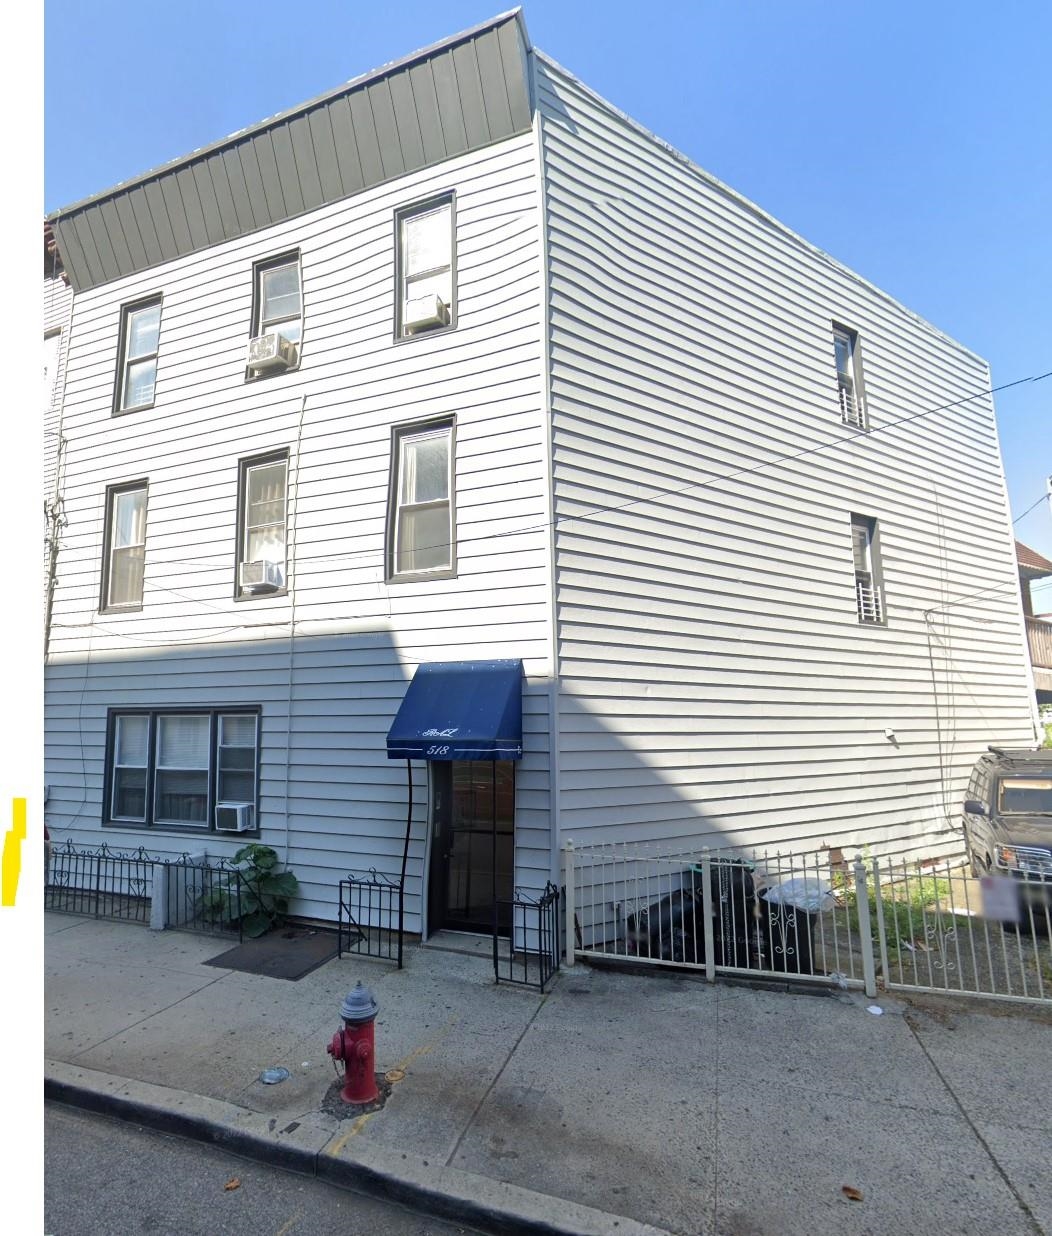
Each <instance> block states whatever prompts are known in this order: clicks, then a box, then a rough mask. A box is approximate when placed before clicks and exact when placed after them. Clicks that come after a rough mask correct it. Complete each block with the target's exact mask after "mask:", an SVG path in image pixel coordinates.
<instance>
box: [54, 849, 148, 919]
mask: <svg viewBox="0 0 1052 1236" xmlns="http://www.w3.org/2000/svg"><path fill="white" fill-rule="evenodd" d="M157 861H158V859H157V858H156V857H155V856H154V855H151V854H147V852H146V851H145V850H144V849H142V848H141V847H140V848H139V849H137V850H112V849H110V847H109V846H107V845H100V846H98V847H97V848H95V849H79V848H77V847H76V846H74V845H73V844H72V842H69V841H67V842H64V843H63V844H61V845H53V846H52V848H51V860H50V863H49V866H48V871H47V878H46V883H45V885H44V909H45V910H53V911H55V912H57V913H60V914H78V915H83V916H84V917H86V918H107V919H117V920H120V921H124V922H132V923H149V921H150V906H151V901H152V898H153V872H154V864H155V863H156V862H157Z"/></svg>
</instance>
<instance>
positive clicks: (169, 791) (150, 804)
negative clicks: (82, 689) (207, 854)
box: [104, 708, 259, 829]
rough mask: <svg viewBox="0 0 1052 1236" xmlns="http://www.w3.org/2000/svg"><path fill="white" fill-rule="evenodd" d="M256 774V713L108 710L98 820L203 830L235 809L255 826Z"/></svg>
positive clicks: (257, 747) (198, 709)
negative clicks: (224, 809)
mask: <svg viewBox="0 0 1052 1236" xmlns="http://www.w3.org/2000/svg"><path fill="white" fill-rule="evenodd" d="M258 769H259V713H258V710H257V709H254V708H252V709H249V708H234V709H223V708H191V709H182V710H160V709H157V710H152V709H113V710H111V712H110V724H109V738H108V744H107V762H106V799H105V802H106V808H105V815H104V823H108V824H117V825H127V826H132V825H136V824H137V825H140V826H146V827H158V828H194V829H211V828H213V827H214V823H215V808H216V806H217V805H219V806H222V805H224V804H231V805H235V804H236V805H241V806H247V807H248V808H249V809H250V812H251V817H250V818H251V821H252V823H253V824H255V823H256V808H257V803H258V789H257V785H258Z"/></svg>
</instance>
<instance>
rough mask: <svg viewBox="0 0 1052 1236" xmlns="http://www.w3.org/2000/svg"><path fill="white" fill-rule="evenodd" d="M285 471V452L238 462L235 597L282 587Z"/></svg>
mask: <svg viewBox="0 0 1052 1236" xmlns="http://www.w3.org/2000/svg"><path fill="white" fill-rule="evenodd" d="M288 470H289V457H288V451H280V452H277V453H275V454H271V455H261V456H259V457H257V458H255V459H243V460H242V461H241V472H240V477H239V485H238V489H239V500H238V544H237V595H238V596H253V595H256V594H258V593H264V592H273V591H275V590H276V589H282V588H284V587H285V573H286V567H287V560H286V548H285V544H286V541H285V532H286V495H287V489H288Z"/></svg>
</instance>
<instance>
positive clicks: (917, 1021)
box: [46, 914, 1052, 1236]
mask: <svg viewBox="0 0 1052 1236" xmlns="http://www.w3.org/2000/svg"><path fill="white" fill-rule="evenodd" d="M227 947H228V944H227V943H226V942H224V941H222V940H215V939H209V938H206V937H199V936H193V935H188V934H184V933H180V932H162V933H156V932H151V931H149V930H147V929H145V928H143V927H138V926H130V925H123V924H117V923H105V922H95V921H92V920H86V919H78V918H72V917H68V916H64V915H56V914H53V915H48V916H47V943H46V965H47V979H46V1019H47V1039H46V1056H47V1058H48V1059H47V1062H46V1075H47V1093H48V1095H49V1096H50V1097H54V1098H59V1099H62V1100H63V1101H66V1102H73V1103H78V1104H80V1105H83V1106H88V1107H92V1108H94V1109H96V1110H104V1111H109V1112H112V1113H116V1114H122V1115H125V1116H127V1117H129V1118H132V1119H135V1120H138V1121H139V1122H140V1123H146V1124H151V1125H154V1126H156V1127H162V1128H165V1129H168V1130H171V1131H174V1132H183V1133H186V1134H188V1135H190V1136H194V1137H198V1138H201V1139H203V1140H207V1141H215V1142H221V1143H223V1144H224V1145H225V1146H227V1147H228V1148H230V1149H233V1150H235V1151H237V1152H239V1153H243V1154H246V1155H250V1156H252V1157H260V1158H264V1159H270V1160H272V1161H275V1162H282V1163H284V1164H285V1165H287V1166H291V1167H296V1168H298V1169H300V1170H303V1171H306V1172H310V1173H316V1174H317V1175H318V1176H322V1177H326V1178H329V1179H332V1180H335V1181H337V1182H340V1183H344V1184H348V1185H352V1186H354V1187H356V1188H362V1189H365V1190H366V1191H375V1192H380V1193H382V1194H383V1195H384V1196H387V1197H394V1198H400V1199H403V1200H407V1201H409V1202H410V1203H411V1204H416V1205H424V1206H426V1207H427V1208H429V1209H431V1210H432V1211H433V1212H434V1213H436V1214H440V1215H443V1216H445V1217H449V1218H453V1219H458V1220H460V1221H461V1222H464V1223H468V1224H477V1225H485V1224H488V1225H490V1226H491V1227H493V1228H494V1230H497V1229H499V1230H500V1231H501V1232H547V1233H563V1232H565V1233H574V1234H578V1233H580V1234H588V1236H591V1234H595V1236H644V1234H645V1233H655V1232H659V1233H660V1232H671V1233H676V1234H677V1236H695V1234H698V1236H701V1234H705V1236H710V1234H711V1236H776V1234H778V1236H782V1234H788V1236H796V1234H800V1236H824V1234H825V1233H836V1236H854V1234H856V1233H857V1234H858V1236H882V1234H883V1233H888V1234H889V1236H890V1234H891V1233H895V1234H896V1236H898V1234H899V1233H902V1232H909V1233H911V1236H915V1234H918V1233H939V1234H944V1233H955V1234H960V1236H964V1234H966V1233H975V1234H976V1236H979V1234H983V1236H985V1234H986V1233H988V1232H990V1231H997V1232H998V1236H1016V1234H1017V1233H1019V1234H1020V1236H1022V1234H1024V1233H1025V1234H1027V1236H1033V1234H1034V1233H1046V1234H1052V1176H1050V1175H1049V1172H1048V1171H1047V1164H1048V1163H1050V1162H1052V1070H1050V1068H1049V1061H1050V1060H1052V1018H1049V1017H1048V1016H1047V1015H1046V1014H1043V1013H1040V1012H1036V1011H1034V1010H1031V1009H1028V1008H1025V1007H1022V1006H1003V1007H1002V1008H1000V1009H997V1010H993V1011H991V1005H989V1004H984V1005H974V1004H970V1003H967V1002H965V1001H957V1002H955V1003H954V1004H953V1005H952V1006H951V1005H949V1004H948V1003H947V1002H945V1001H943V1002H939V1003H938V1004H935V1003H931V1004H929V1005H927V1006H926V1007H925V1009H924V1010H921V1009H919V1008H912V1009H911V1008H910V1007H909V1006H908V1005H907V1004H905V1003H904V1002H901V1001H898V1000H893V999H889V998H885V997H881V998H880V999H879V1000H878V1001H877V1002H876V1003H878V1004H879V1005H880V1006H881V1007H883V1009H884V1014H883V1016H879V1017H878V1016H875V1015H873V1014H871V1013H869V1012H868V1011H867V1005H869V1004H871V1003H873V1002H872V1001H869V1000H867V999H866V998H865V997H863V996H861V995H856V994H855V993H850V994H849V993H838V994H837V995H835V996H830V997H818V996H814V995H796V994H786V993H784V992H770V991H758V990H752V989H749V988H744V987H731V986H724V985H721V984H716V985H714V986H709V985H707V984H706V983H704V982H703V981H700V980H698V979H695V978H694V977H693V976H691V977H689V978H684V977H680V976H675V975H658V974H655V975H652V976H651V975H645V976H636V975H631V974H622V973H617V972H614V971H609V970H605V969H602V970H600V969H591V968H589V967H587V966H581V965H578V966H575V967H574V968H573V969H571V970H566V969H564V970H563V971H562V973H561V976H560V977H558V978H557V980H556V982H555V984H554V986H553V987H552V988H551V989H550V991H549V994H548V995H547V996H544V997H542V996H540V995H539V994H538V993H536V992H528V991H524V990H519V989H515V988H511V987H506V986H500V987H495V986H494V983H493V972H492V968H491V964H490V962H489V961H488V959H486V958H483V957H479V956H471V955H465V954H461V953H452V952H440V951H437V950H434V949H428V948H419V947H409V948H408V949H407V953H406V968H405V969H404V970H402V971H398V970H395V969H394V968H393V967H389V966H387V965H385V964H382V963H379V962H374V961H369V960H364V959H358V958H353V957H344V958H343V959H342V960H334V961H331V962H328V963H327V964H326V965H324V966H322V967H321V968H320V969H319V970H316V971H315V972H314V973H313V974H310V975H308V976H307V977H305V978H303V979H301V980H300V981H299V982H295V983H292V982H286V981H283V980H280V979H271V978H262V977H258V976H254V975H247V974H241V973H238V972H234V971H229V970H217V969H215V968H214V967H211V966H205V965H202V962H203V961H205V960H206V959H207V958H210V957H214V956H217V955H218V954H219V953H221V952H223V951H224V950H225V949H226V948H227ZM359 978H360V979H361V980H362V981H363V982H364V983H366V984H367V985H368V986H370V987H371V988H372V989H373V992H374V994H375V996H376V999H377V1001H378V1003H379V1006H380V1013H379V1017H378V1019H377V1024H376V1043H377V1067H378V1070H380V1071H386V1070H392V1069H398V1070H403V1071H404V1078H403V1079H402V1080H400V1081H397V1082H396V1083H395V1085H394V1089H393V1092H392V1094H391V1096H390V1098H389V1099H388V1101H387V1105H386V1107H385V1108H384V1109H383V1110H382V1111H380V1112H376V1113H373V1114H371V1115H368V1116H364V1117H359V1118H358V1119H357V1120H345V1121H340V1120H337V1119H336V1118H335V1117H333V1116H329V1115H327V1114H326V1113H324V1112H323V1111H321V1102H322V1099H323V1097H324V1095H325V1092H326V1089H327V1087H328V1086H329V1084H330V1082H332V1081H333V1079H334V1076H335V1074H334V1072H333V1067H332V1063H331V1060H330V1058H329V1057H328V1056H327V1054H326V1052H325V1046H326V1044H327V1043H328V1042H329V1041H330V1039H331V1037H332V1034H333V1032H334V1031H335V1030H337V1029H338V1028H339V1026H340V1024H341V1023H340V1019H339V1007H340V1002H341V1000H342V999H343V996H344V995H345V994H346V992H347V991H348V990H349V989H350V988H351V987H353V985H354V983H355V981H356V980H357V979H359ZM270 1065H283V1066H284V1067H285V1068H287V1069H288V1070H289V1071H290V1073H291V1077H290V1078H289V1079H288V1080H287V1081H285V1082H282V1083H281V1084H279V1085H275V1086H266V1085H263V1084H262V1083H261V1082H260V1081H259V1080H258V1078H259V1074H260V1072H261V1071H262V1070H263V1069H264V1068H266V1067H268V1066H270ZM1042 1165H1046V1166H1042ZM843 1186H850V1187H851V1188H853V1189H857V1190H860V1191H861V1193H862V1201H850V1200H848V1199H847V1198H845V1196H844V1195H843V1193H842V1187H843Z"/></svg>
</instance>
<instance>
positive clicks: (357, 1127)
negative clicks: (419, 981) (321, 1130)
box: [323, 1017, 460, 1158]
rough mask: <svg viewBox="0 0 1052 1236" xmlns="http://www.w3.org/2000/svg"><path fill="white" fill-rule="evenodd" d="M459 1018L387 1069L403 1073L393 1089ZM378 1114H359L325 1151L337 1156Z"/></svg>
mask: <svg viewBox="0 0 1052 1236" xmlns="http://www.w3.org/2000/svg"><path fill="white" fill-rule="evenodd" d="M459 1020H460V1018H459V1017H451V1018H450V1019H449V1021H447V1022H446V1024H445V1026H444V1027H443V1028H442V1030H441V1031H439V1033H438V1034H436V1035H435V1037H434V1038H433V1039H432V1040H431V1042H430V1043H423V1044H422V1045H421V1046H420V1047H415V1048H414V1049H413V1050H412V1051H411V1052H410V1053H409V1055H408V1056H406V1057H405V1058H404V1059H402V1060H399V1062H398V1063H397V1064H396V1065H394V1066H393V1067H392V1068H390V1069H388V1070H387V1071H388V1073H401V1074H402V1077H400V1078H397V1079H396V1080H394V1081H392V1082H391V1089H392V1090H393V1089H394V1088H395V1086H397V1085H398V1083H399V1082H400V1081H402V1080H404V1078H405V1073H406V1070H407V1069H408V1068H409V1066H410V1065H411V1064H412V1063H413V1061H414V1060H419V1059H420V1057H421V1056H426V1055H427V1053H428V1052H429V1051H431V1050H432V1048H435V1047H437V1046H438V1044H439V1043H441V1042H442V1040H443V1039H444V1038H446V1037H447V1036H448V1035H449V1034H450V1032H451V1031H452V1030H453V1027H454V1026H455V1025H456V1024H457V1022H458V1021H459ZM377 1115H379V1112H363V1113H362V1115H360V1116H358V1117H357V1118H356V1119H355V1121H354V1123H353V1124H352V1125H351V1127H350V1128H349V1129H348V1130H347V1132H346V1133H344V1135H343V1136H342V1137H338V1138H337V1139H336V1141H335V1142H333V1143H332V1145H331V1146H328V1147H326V1149H325V1150H324V1151H323V1153H324V1154H327V1155H330V1156H331V1157H332V1158H335V1157H336V1156H337V1155H338V1154H339V1153H340V1151H341V1150H342V1149H343V1148H344V1146H346V1145H347V1143H348V1142H349V1141H350V1140H351V1138H352V1137H356V1136H357V1135H358V1134H359V1133H360V1132H361V1131H362V1129H364V1128H365V1126H366V1125H367V1124H368V1123H369V1121H370V1120H372V1118H373V1117H374V1116H377Z"/></svg>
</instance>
